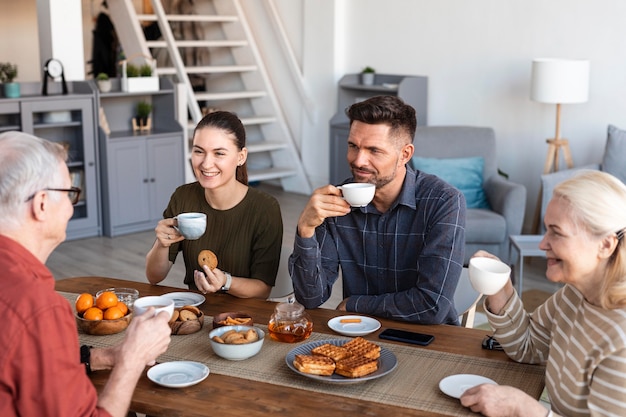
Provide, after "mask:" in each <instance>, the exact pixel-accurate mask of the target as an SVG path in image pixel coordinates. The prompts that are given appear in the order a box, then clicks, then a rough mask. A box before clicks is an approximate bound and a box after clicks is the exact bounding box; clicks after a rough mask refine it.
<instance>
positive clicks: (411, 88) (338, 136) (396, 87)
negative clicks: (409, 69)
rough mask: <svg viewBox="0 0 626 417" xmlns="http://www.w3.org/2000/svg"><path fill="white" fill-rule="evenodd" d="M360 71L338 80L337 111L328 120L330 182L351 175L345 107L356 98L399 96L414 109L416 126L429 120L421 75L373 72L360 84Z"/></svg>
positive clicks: (426, 80) (426, 92)
mask: <svg viewBox="0 0 626 417" xmlns="http://www.w3.org/2000/svg"><path fill="white" fill-rule="evenodd" d="M360 77H361V74H346V75H344V76H343V77H342V78H341V79H340V80H339V86H338V91H337V113H336V114H335V115H334V116H333V117H332V118H331V119H330V138H329V146H330V149H329V152H330V183H331V184H339V183H341V182H343V181H344V180H345V179H347V178H350V177H351V176H352V174H351V173H350V167H349V166H348V163H347V161H346V155H347V153H348V135H349V133H350V121H349V120H348V117H347V116H346V113H345V109H346V108H348V107H350V105H352V104H354V103H357V102H359V101H363V100H366V99H368V98H370V97H374V96H380V95H391V96H397V97H400V98H401V99H402V100H403V101H404V102H405V103H407V104H409V105H411V106H413V108H414V109H415V111H416V112H417V125H418V126H425V125H426V124H427V121H428V78H427V77H424V76H417V75H416V76H409V75H390V74H376V75H375V77H374V84H373V85H364V84H361V80H360Z"/></svg>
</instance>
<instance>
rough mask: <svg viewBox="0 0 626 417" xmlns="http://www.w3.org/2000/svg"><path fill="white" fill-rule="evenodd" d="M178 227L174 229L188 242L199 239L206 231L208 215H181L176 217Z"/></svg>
mask: <svg viewBox="0 0 626 417" xmlns="http://www.w3.org/2000/svg"><path fill="white" fill-rule="evenodd" d="M174 219H175V220H176V223H177V226H174V229H176V230H177V231H178V233H180V234H181V235H183V236H184V238H185V239H187V240H196V239H199V238H200V237H201V236H202V235H203V234H204V232H205V230H206V214H204V213H181V214H179V215H178V216H176V217H174Z"/></svg>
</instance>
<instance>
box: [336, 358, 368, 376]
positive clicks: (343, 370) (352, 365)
mask: <svg viewBox="0 0 626 417" xmlns="http://www.w3.org/2000/svg"><path fill="white" fill-rule="evenodd" d="M377 369H378V359H371V358H366V357H365V356H350V357H349V358H346V359H342V360H340V361H338V362H337V363H336V364H335V373H337V374H338V375H342V376H345V377H348V378H359V377H362V376H365V375H369V374H371V373H372V372H374V371H376V370H377Z"/></svg>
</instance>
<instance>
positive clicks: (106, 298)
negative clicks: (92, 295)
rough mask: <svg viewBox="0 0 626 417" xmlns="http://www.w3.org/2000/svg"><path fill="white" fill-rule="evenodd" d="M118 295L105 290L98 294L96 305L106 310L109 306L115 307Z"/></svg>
mask: <svg viewBox="0 0 626 417" xmlns="http://www.w3.org/2000/svg"><path fill="white" fill-rule="evenodd" d="M118 301H119V300H118V299H117V295H115V293H114V292H111V291H105V292H103V293H102V294H100V295H99V296H98V299H97V300H96V307H98V308H99V309H100V310H106V309H107V308H109V307H115V306H116V305H117V303H118Z"/></svg>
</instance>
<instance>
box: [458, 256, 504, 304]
mask: <svg viewBox="0 0 626 417" xmlns="http://www.w3.org/2000/svg"><path fill="white" fill-rule="evenodd" d="M468 269H469V271H468V272H469V279H470V283H471V284H472V287H474V289H475V290H476V291H478V292H479V293H481V294H485V295H493V294H495V293H497V292H498V291H500V290H501V289H502V287H504V285H505V284H506V282H507V281H508V280H509V277H510V276H511V268H510V267H509V266H508V265H507V264H505V263H504V262H502V261H499V260H497V259H493V258H485V257H478V258H472V259H470V261H469V268H468Z"/></svg>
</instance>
